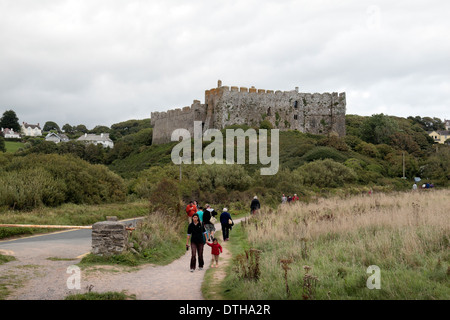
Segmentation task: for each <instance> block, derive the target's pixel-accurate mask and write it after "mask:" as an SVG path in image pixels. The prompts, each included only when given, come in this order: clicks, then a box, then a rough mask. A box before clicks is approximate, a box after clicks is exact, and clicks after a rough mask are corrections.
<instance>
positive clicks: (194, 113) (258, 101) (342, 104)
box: [151, 80, 346, 144]
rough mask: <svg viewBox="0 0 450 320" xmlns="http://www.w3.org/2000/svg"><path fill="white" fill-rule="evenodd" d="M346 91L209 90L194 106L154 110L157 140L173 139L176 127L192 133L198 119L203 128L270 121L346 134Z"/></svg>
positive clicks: (276, 124) (289, 127)
mask: <svg viewBox="0 0 450 320" xmlns="http://www.w3.org/2000/svg"><path fill="white" fill-rule="evenodd" d="M345 111H346V96H345V92H342V93H337V92H332V93H330V92H324V93H318V92H316V93H304V92H299V90H298V87H296V88H295V89H294V90H290V91H281V90H266V89H258V88H256V87H254V86H252V87H250V88H248V87H239V86H223V85H222V81H220V80H219V81H218V85H217V87H216V88H211V89H209V90H205V103H204V104H202V103H200V101H199V100H194V102H193V104H192V105H191V106H190V107H184V108H177V109H173V110H168V111H166V112H152V114H151V122H152V125H153V126H154V129H153V142H154V143H156V144H158V143H164V142H170V135H171V133H172V131H173V130H175V129H179V128H185V129H187V130H189V131H190V132H192V130H193V123H194V121H201V122H202V123H203V129H204V130H206V129H209V128H216V129H223V128H225V127H227V126H230V125H233V124H238V125H241V124H246V125H249V126H254V127H258V126H259V124H260V123H261V121H263V120H267V121H269V122H270V123H271V124H272V126H273V127H274V128H278V129H280V130H299V131H301V132H310V133H314V134H330V133H333V132H334V133H335V134H337V135H339V136H343V135H345Z"/></svg>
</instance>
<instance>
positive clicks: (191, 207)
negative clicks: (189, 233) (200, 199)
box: [186, 201, 197, 224]
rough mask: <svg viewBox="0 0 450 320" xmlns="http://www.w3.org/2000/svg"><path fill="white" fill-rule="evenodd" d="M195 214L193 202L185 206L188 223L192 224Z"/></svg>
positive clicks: (195, 208) (195, 209)
mask: <svg viewBox="0 0 450 320" xmlns="http://www.w3.org/2000/svg"><path fill="white" fill-rule="evenodd" d="M196 212H197V206H196V205H195V204H194V201H190V202H189V204H188V205H187V206H186V214H187V217H188V223H189V224H190V223H191V222H192V216H193V215H194V213H196Z"/></svg>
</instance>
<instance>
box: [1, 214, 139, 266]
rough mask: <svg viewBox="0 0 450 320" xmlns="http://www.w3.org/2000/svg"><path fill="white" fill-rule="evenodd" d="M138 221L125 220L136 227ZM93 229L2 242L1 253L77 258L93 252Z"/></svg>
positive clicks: (20, 256)
mask: <svg viewBox="0 0 450 320" xmlns="http://www.w3.org/2000/svg"><path fill="white" fill-rule="evenodd" d="M137 220H138V219H129V220H123V222H125V223H126V224H127V226H128V225H130V224H131V225H132V226H135V225H136V221H137ZM91 238H92V230H91V229H75V230H65V231H59V232H53V233H47V234H43V235H36V236H30V237H24V238H19V239H14V240H6V241H0V253H6V254H9V255H13V256H15V257H16V258H37V257H43V258H48V257H56V258H66V259H67V258H77V257H79V256H81V255H84V254H86V253H88V252H90V250H91V246H92V240H91Z"/></svg>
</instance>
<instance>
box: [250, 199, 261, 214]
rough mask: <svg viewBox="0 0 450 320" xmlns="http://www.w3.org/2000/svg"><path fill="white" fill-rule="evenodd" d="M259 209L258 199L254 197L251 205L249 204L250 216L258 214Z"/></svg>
mask: <svg viewBox="0 0 450 320" xmlns="http://www.w3.org/2000/svg"><path fill="white" fill-rule="evenodd" d="M259 208H261V205H260V203H259V200H258V197H257V196H254V197H253V200H252V203H251V204H250V210H251V213H252V214H256V213H258V210H259Z"/></svg>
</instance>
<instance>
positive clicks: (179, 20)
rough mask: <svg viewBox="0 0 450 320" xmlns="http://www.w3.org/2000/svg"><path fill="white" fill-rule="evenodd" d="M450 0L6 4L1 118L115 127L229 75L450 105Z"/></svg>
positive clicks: (388, 110) (408, 105) (402, 112)
mask: <svg viewBox="0 0 450 320" xmlns="http://www.w3.org/2000/svg"><path fill="white" fill-rule="evenodd" d="M449 14H450V1H445V0H443V1H438V0H434V1H433V0H427V1H376V0H374V1H361V0H355V1H353V0H342V1H338V0H315V1H300V0H299V1H295V0H292V1H289V0H274V1H266V0H226V1H217V0H164V1H162V0H161V1H160V0H141V1H139V0H102V1H100V0H89V1H85V0H39V1H38V0H11V1H9V0H0V114H3V112H4V111H6V110H10V109H12V110H14V111H15V112H16V113H17V116H18V117H19V121H20V122H22V121H25V122H28V123H32V124H35V123H40V124H41V126H43V124H44V123H45V122H46V121H55V122H56V123H57V124H59V126H60V127H62V126H63V125H64V124H66V123H69V124H71V125H78V124H84V125H86V126H87V127H88V128H89V129H92V128H93V127H94V126H96V125H107V126H110V125H112V124H114V123H117V122H121V121H125V120H129V119H144V118H149V117H150V113H151V112H152V111H166V110H168V109H174V108H182V107H184V106H190V105H191V104H192V102H193V100H200V101H201V102H204V92H205V90H207V89H210V88H214V87H216V86H217V80H218V79H221V80H222V82H223V85H228V86H243V87H251V86H255V87H256V88H259V89H270V90H282V91H285V90H293V89H294V88H295V87H299V90H300V92H311V93H314V92H344V91H345V92H346V93H347V114H358V115H372V114H377V113H384V114H388V115H396V116H401V117H407V116H416V115H419V116H431V117H438V118H441V119H442V120H444V119H445V118H447V119H449V118H450V114H449V110H450V108H449V107H450V19H449Z"/></svg>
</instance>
